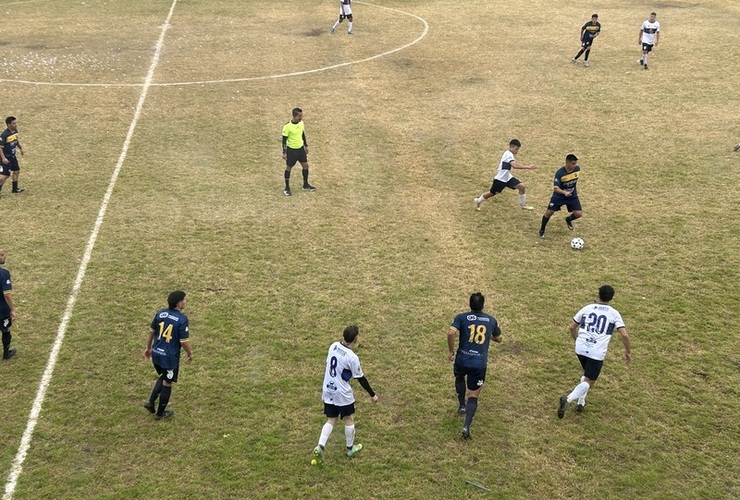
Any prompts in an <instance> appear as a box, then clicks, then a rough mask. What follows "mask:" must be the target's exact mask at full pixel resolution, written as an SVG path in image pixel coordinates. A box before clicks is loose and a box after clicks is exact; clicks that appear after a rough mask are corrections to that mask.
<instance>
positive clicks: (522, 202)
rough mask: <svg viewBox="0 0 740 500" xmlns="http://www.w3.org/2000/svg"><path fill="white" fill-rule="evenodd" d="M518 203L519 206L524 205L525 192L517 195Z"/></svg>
mask: <svg viewBox="0 0 740 500" xmlns="http://www.w3.org/2000/svg"><path fill="white" fill-rule="evenodd" d="M519 204H520V205H521V206H524V205H526V204H527V195H526V194H520V195H519Z"/></svg>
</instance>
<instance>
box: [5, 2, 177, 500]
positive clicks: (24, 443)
mask: <svg viewBox="0 0 740 500" xmlns="http://www.w3.org/2000/svg"><path fill="white" fill-rule="evenodd" d="M175 5H177V0H173V1H172V6H171V7H170V11H169V13H168V14H167V19H166V20H165V22H164V24H163V25H162V31H161V33H160V34H159V40H157V45H156V46H155V50H154V56H153V57H152V62H151V64H150V65H149V72H148V73H147V75H146V80H145V81H144V86H143V87H142V89H141V94H140V95H139V102H138V103H137V104H136V111H135V112H134V118H133V119H132V120H131V124H130V125H129V128H128V133H127V134H126V139H125V140H124V141H123V147H122V148H121V155H120V156H119V157H118V162H117V163H116V167H115V168H114V169H113V175H111V178H110V182H109V183H108V189H107V190H106V192H105V196H103V201H102V202H101V203H100V209H99V210H98V216H97V218H96V219H95V226H94V227H93V230H92V232H91V233H90V238H89V239H88V240H87V246H86V247H85V253H84V254H83V256H82V262H81V263H80V267H79V269H78V271H77V277H76V278H75V281H74V285H73V286H72V293H70V295H69V298H68V299H67V307H66V309H65V310H64V315H63V316H62V321H61V323H60V324H59V328H58V329H57V335H56V339H55V340H54V345H53V346H52V348H51V353H49V361H48V362H47V363H46V369H45V370H44V374H43V376H42V377H41V383H40V384H39V388H38V391H37V392H36V398H35V399H34V401H33V406H32V407H31V413H30V414H29V415H28V422H27V423H26V430H25V431H24V432H23V437H22V438H21V443H20V446H19V447H18V452H17V453H16V455H15V458H14V459H13V464H12V466H11V468H10V473H9V474H8V480H7V482H6V483H5V494H4V495H3V500H11V499H12V498H13V494H14V493H15V488H16V485H17V484H18V478H19V476H20V475H21V472H22V471H23V462H24V461H25V459H26V454H27V453H28V449H29V448H30V446H31V438H32V437H33V431H34V429H35V428H36V424H37V423H38V419H39V414H40V413H41V406H42V405H43V404H44V398H45V397H46V391H47V389H48V388H49V384H50V383H51V376H52V374H53V372H54V366H55V365H56V363H57V357H58V356H59V351H60V350H61V348H62V342H63V341H64V335H65V333H66V332H67V325H68V324H69V321H70V319H71V318H72V311H73V310H74V306H75V303H76V302H77V296H78V294H79V292H80V287H81V286H82V280H83V279H84V278H85V272H86V271H87V265H88V263H89V262H90V257H91V256H92V251H93V248H94V247H95V241H96V240H97V238H98V233H99V232H100V227H101V226H102V225H103V219H104V218H105V213H106V211H107V210H108V203H110V199H111V196H112V195H113V188H114V187H115V185H116V180H117V179H118V174H119V173H120V172H121V167H122V166H123V162H124V160H125V159H126V154H127V153H128V148H129V145H130V144H131V138H132V137H133V135H134V130H136V124H137V123H138V121H139V117H140V116H141V110H142V108H143V107H144V101H145V100H146V95H147V92H148V91H149V87H151V83H152V78H153V77H154V70H155V69H156V67H157V63H158V62H159V55H160V53H161V52H162V46H163V45H164V36H165V34H166V33H167V29H168V28H169V27H170V19H171V18H172V13H173V12H174V11H175Z"/></svg>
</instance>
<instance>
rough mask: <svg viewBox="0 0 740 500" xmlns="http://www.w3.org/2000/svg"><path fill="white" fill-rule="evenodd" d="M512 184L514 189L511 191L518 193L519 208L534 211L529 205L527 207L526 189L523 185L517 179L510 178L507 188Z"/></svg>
mask: <svg viewBox="0 0 740 500" xmlns="http://www.w3.org/2000/svg"><path fill="white" fill-rule="evenodd" d="M512 184H514V187H513V188H512V189H516V190H517V191H519V206H520V207H522V208H523V209H524V210H534V207H533V206H531V205H527V188H525V187H524V184H522V183H521V181H519V179H517V178H515V177H512V178H511V180H510V181H509V183H508V186H509V187H511V185H512Z"/></svg>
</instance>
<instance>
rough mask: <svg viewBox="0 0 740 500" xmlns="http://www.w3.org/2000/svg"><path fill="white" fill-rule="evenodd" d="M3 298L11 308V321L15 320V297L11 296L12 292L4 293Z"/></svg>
mask: <svg viewBox="0 0 740 500" xmlns="http://www.w3.org/2000/svg"><path fill="white" fill-rule="evenodd" d="M3 296H4V297H5V302H7V303H8V307H9V308H10V319H11V320H14V319H15V303H14V302H13V295H11V293H10V292H3Z"/></svg>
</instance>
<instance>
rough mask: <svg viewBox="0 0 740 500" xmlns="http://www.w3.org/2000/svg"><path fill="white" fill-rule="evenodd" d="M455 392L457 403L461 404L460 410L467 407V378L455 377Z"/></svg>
mask: <svg viewBox="0 0 740 500" xmlns="http://www.w3.org/2000/svg"><path fill="white" fill-rule="evenodd" d="M455 392H456V393H457V401H458V402H459V403H460V406H459V408H462V407H464V406H465V377H455Z"/></svg>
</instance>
